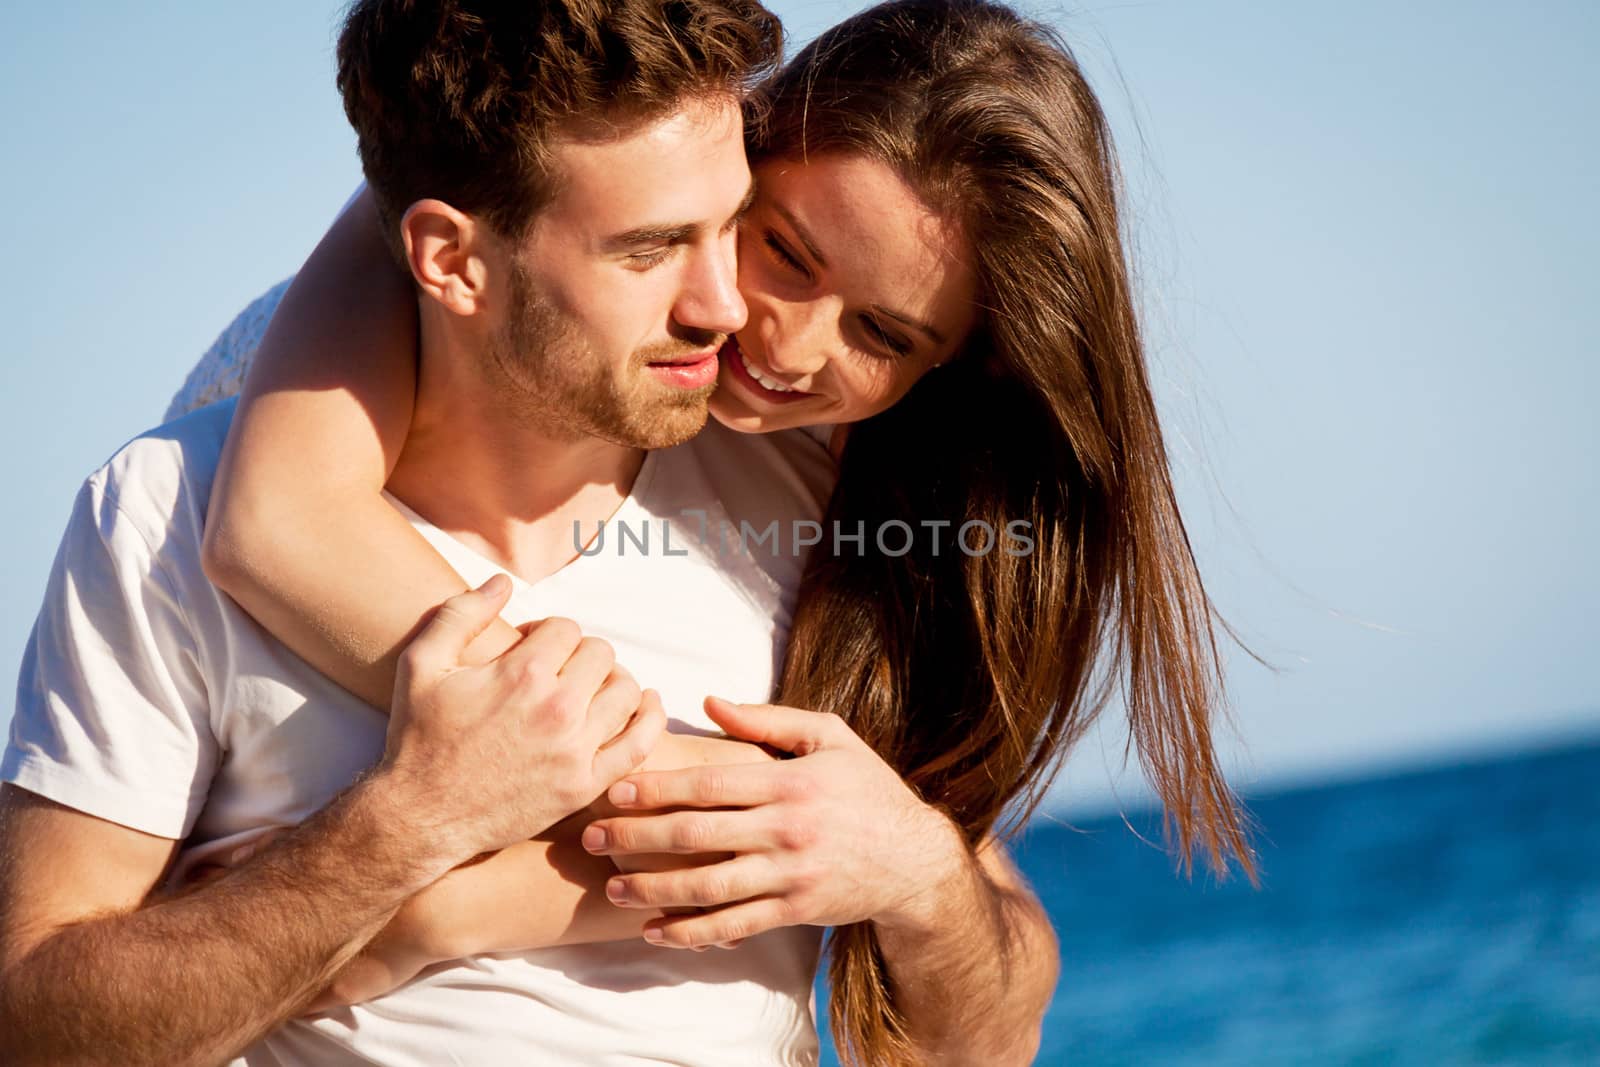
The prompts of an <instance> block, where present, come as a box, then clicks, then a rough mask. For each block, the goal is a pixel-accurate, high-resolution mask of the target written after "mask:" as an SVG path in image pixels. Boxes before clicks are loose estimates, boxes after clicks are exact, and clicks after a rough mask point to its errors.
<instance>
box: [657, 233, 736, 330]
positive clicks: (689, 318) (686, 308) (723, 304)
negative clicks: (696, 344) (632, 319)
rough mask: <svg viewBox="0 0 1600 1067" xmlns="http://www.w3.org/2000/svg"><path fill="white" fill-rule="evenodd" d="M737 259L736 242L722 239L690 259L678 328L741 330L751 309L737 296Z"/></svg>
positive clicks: (680, 298) (678, 312)
mask: <svg viewBox="0 0 1600 1067" xmlns="http://www.w3.org/2000/svg"><path fill="white" fill-rule="evenodd" d="M736 256H737V252H736V250H735V242H733V241H732V240H729V239H726V238H724V239H721V240H718V241H717V242H716V243H715V244H714V245H713V246H712V247H710V248H708V249H706V250H705V251H704V252H703V253H701V254H698V255H695V256H694V257H693V259H692V262H691V264H690V266H689V271H688V273H687V274H686V275H685V277H684V280H683V292H682V293H681V294H679V297H678V304H677V308H676V316H675V317H676V318H677V320H678V322H679V323H680V324H682V325H684V326H692V327H694V328H695V329H699V330H706V331H708V332H710V333H724V334H726V333H734V332H735V331H737V330H741V329H743V328H744V324H745V320H746V319H748V318H749V317H750V309H749V308H747V307H746V306H745V302H744V297H743V296H741V295H740V294H739V285H738V279H739V270H738V261H737V259H736Z"/></svg>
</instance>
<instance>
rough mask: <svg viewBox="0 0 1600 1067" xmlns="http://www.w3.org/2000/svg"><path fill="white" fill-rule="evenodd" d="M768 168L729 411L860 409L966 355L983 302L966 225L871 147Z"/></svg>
mask: <svg viewBox="0 0 1600 1067" xmlns="http://www.w3.org/2000/svg"><path fill="white" fill-rule="evenodd" d="M755 176H756V184H757V190H758V192H757V197H756V202H755V204H754V206H753V207H752V208H751V209H750V213H749V214H748V215H747V216H746V217H745V220H744V221H743V222H742V223H741V224H740V233H739V289H740V291H741V292H742V293H743V294H744V298H745V302H746V303H747V304H748V305H749V307H750V319H749V322H748V323H746V325H745V327H744V329H742V330H740V331H739V332H738V333H737V334H736V335H735V336H734V337H732V338H730V339H729V341H728V344H727V345H726V346H725V347H724V348H723V350H722V368H721V371H720V372H719V378H718V386H717V391H716V393H715V394H714V395H713V396H712V398H711V413H712V414H713V415H715V416H716V418H717V420H718V421H719V422H721V423H723V424H724V425H726V426H728V427H729V428H731V429H735V430H741V431H744V432H747V433H770V432H771V431H773V430H782V429H787V428H789V427H793V426H811V425H816V424H819V423H848V422H855V421H857V420H859V419H864V418H867V417H868V416H870V415H875V414H877V413H878V412H880V411H883V410H884V409H885V408H888V407H889V406H890V405H892V404H894V403H895V402H896V401H897V400H899V399H900V398H901V397H902V396H904V395H905V394H906V391H907V390H908V389H910V388H911V386H912V385H913V384H914V383H915V382H916V380H917V379H918V378H920V377H922V375H924V374H926V373H927V372H928V371H929V370H930V369H931V368H933V367H936V366H938V365H939V364H941V363H944V362H946V361H947V360H949V359H951V358H952V357H953V356H954V355H955V354H956V352H957V351H958V350H959V349H960V347H961V345H962V343H963V342H964V341H965V340H966V337H967V334H968V333H969V332H970V331H971V329H972V326H973V323H974V321H975V319H976V315H977V312H976V309H975V307H974V302H975V298H976V280H975V277H974V275H973V272H972V268H971V266H970V264H971V260H972V257H971V255H970V252H969V246H968V243H967V240H966V237H965V235H963V234H962V233H961V231H960V228H959V227H957V226H955V225H953V224H951V223H950V222H949V221H948V220H946V219H944V218H942V217H941V216H940V215H938V214H936V213H935V212H933V211H932V210H930V209H929V208H928V206H927V205H926V204H924V203H923V201H922V200H921V199H920V198H919V197H918V196H917V195H916V194H915V193H914V192H912V190H911V188H910V187H909V186H908V185H906V184H905V182H903V181H901V180H900V178H899V177H897V176H896V175H895V174H894V172H893V171H891V170H890V169H889V168H888V167H886V166H884V165H883V164H881V163H878V162H875V161H873V160H870V159H867V158H865V157H863V156H857V155H828V156H820V157H813V158H812V159H811V160H810V161H809V162H805V163H798V162H794V161H790V160H782V159H778V160H771V161H768V162H766V163H762V164H760V165H758V166H757V167H755Z"/></svg>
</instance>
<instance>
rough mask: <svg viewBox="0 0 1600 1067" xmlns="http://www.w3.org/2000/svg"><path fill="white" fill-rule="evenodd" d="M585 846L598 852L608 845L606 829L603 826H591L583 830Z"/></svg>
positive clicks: (591, 850)
mask: <svg viewBox="0 0 1600 1067" xmlns="http://www.w3.org/2000/svg"><path fill="white" fill-rule="evenodd" d="M582 840H583V847H584V848H586V849H588V850H589V851H590V852H598V851H600V850H601V849H603V848H605V847H606V831H605V827H603V826H591V827H589V828H588V829H587V830H585V831H584V832H583V838H582Z"/></svg>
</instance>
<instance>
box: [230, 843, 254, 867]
mask: <svg viewBox="0 0 1600 1067" xmlns="http://www.w3.org/2000/svg"><path fill="white" fill-rule="evenodd" d="M255 854H256V846H255V845H240V846H239V847H238V848H236V849H234V850H233V851H232V852H230V853H228V864H229V866H232V867H237V866H238V865H239V864H241V863H243V862H244V861H245V860H247V859H249V858H250V857H251V856H254V855H255Z"/></svg>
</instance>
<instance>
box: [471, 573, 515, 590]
mask: <svg viewBox="0 0 1600 1067" xmlns="http://www.w3.org/2000/svg"><path fill="white" fill-rule="evenodd" d="M510 581H511V579H510V578H507V577H506V576H505V575H504V574H502V573H499V572H496V573H495V574H492V575H490V576H489V580H488V581H487V582H484V583H483V584H482V585H480V586H478V591H479V592H480V593H487V594H489V595H490V596H499V595H500V593H501V591H502V590H504V589H505V586H506V583H508V582H510Z"/></svg>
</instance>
